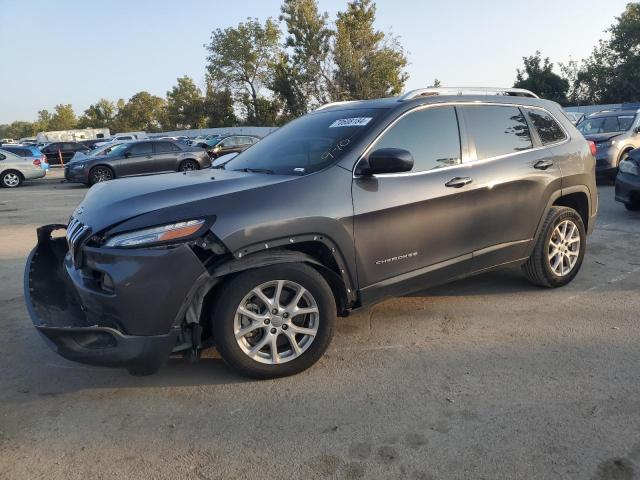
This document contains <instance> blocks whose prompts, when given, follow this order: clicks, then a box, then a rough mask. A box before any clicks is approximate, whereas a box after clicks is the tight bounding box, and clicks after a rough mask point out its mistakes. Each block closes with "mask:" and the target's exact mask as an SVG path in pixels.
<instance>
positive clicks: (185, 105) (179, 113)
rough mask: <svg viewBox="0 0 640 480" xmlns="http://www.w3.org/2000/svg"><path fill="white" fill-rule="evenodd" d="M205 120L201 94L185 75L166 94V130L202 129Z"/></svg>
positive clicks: (203, 101)
mask: <svg viewBox="0 0 640 480" xmlns="http://www.w3.org/2000/svg"><path fill="white" fill-rule="evenodd" d="M206 120H207V119H206V112H205V99H204V97H203V96H202V92H201V91H200V89H199V88H198V87H197V86H196V84H195V83H194V82H193V80H192V79H191V78H189V77H187V76H186V75H185V76H183V77H180V78H178V84H177V85H175V86H174V87H173V88H172V89H171V90H169V91H168V92H167V114H166V128H168V129H170V130H179V129H190V128H202V127H204V125H205V124H206Z"/></svg>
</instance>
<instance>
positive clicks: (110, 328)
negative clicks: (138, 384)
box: [24, 225, 206, 373]
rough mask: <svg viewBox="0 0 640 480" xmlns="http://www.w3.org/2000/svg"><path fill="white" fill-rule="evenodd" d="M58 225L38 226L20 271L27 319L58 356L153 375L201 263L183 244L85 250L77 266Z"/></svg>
mask: <svg viewBox="0 0 640 480" xmlns="http://www.w3.org/2000/svg"><path fill="white" fill-rule="evenodd" d="M65 228H66V226H64V225H47V226H44V227H41V228H39V229H38V244H37V245H36V247H35V248H34V249H33V250H32V252H31V253H30V255H29V257H28V259H27V264H26V267H25V276H24V295H25V301H26V305H27V310H28V312H29V315H30V317H31V320H32V322H33V324H34V326H35V327H36V329H37V330H38V332H39V333H40V334H41V335H42V336H43V337H44V339H45V341H46V343H47V344H48V345H49V346H50V347H51V348H52V349H53V350H54V351H55V352H57V353H58V354H60V355H61V356H63V357H65V358H67V359H69V360H73V361H76V362H81V363H87V364H91V365H99V366H109V367H125V368H128V369H129V370H130V371H139V372H146V373H151V372H153V371H155V370H157V369H158V368H159V367H160V366H162V364H163V363H165V362H166V360H167V358H168V356H169V354H170V353H171V352H172V350H173V349H174V347H175V346H176V343H177V342H178V339H179V336H180V326H179V324H180V315H182V316H184V311H185V309H186V307H187V305H188V302H189V301H190V298H191V296H192V293H191V292H190V290H191V289H192V287H193V285H194V283H196V281H197V279H198V278H199V277H201V276H202V275H203V274H206V273H205V270H204V267H203V266H202V263H201V262H200V261H199V260H198V259H197V257H196V256H195V255H194V254H193V252H192V251H191V249H190V248H189V247H188V246H186V245H179V246H176V247H173V248H161V249H129V250H125V249H106V248H91V247H83V252H82V254H83V260H82V265H81V266H76V265H74V264H73V262H72V261H71V257H70V255H69V254H68V251H69V248H68V244H67V241H66V238H64V237H59V238H52V237H51V233H52V232H53V231H54V230H58V229H65Z"/></svg>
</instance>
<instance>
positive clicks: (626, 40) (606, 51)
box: [573, 2, 640, 103]
mask: <svg viewBox="0 0 640 480" xmlns="http://www.w3.org/2000/svg"><path fill="white" fill-rule="evenodd" d="M616 21H617V23H614V24H613V25H611V27H610V28H609V30H608V32H609V33H610V38H609V39H606V40H600V42H599V43H598V45H597V46H596V47H595V48H594V49H593V52H592V53H591V55H590V56H589V58H587V59H585V60H584V61H583V62H582V65H581V66H580V68H579V70H578V71H577V73H576V74H575V84H574V85H575V86H574V88H573V92H574V93H575V100H576V101H578V102H580V103H583V102H584V103H586V102H589V103H624V102H638V101H640V2H632V3H629V4H627V7H626V9H625V11H624V12H623V13H622V15H620V16H619V17H616Z"/></svg>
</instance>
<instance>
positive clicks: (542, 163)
mask: <svg viewBox="0 0 640 480" xmlns="http://www.w3.org/2000/svg"><path fill="white" fill-rule="evenodd" d="M552 165H553V162H552V161H551V160H539V161H537V162H536V163H535V165H534V166H533V168H537V169H538V170H546V169H547V168H549V167H551V166H552Z"/></svg>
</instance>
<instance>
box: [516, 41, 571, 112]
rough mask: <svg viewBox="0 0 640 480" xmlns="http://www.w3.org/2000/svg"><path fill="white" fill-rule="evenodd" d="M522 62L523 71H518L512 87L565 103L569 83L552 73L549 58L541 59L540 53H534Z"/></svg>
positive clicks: (551, 64)
mask: <svg viewBox="0 0 640 480" xmlns="http://www.w3.org/2000/svg"><path fill="white" fill-rule="evenodd" d="M522 60H523V61H524V69H523V70H520V69H518V74H517V76H516V82H515V83H514V84H513V86H514V87H516V88H525V89H527V90H531V91H532V92H534V93H535V94H537V95H538V96H540V97H542V98H546V99H548V100H553V101H554V102H558V103H561V104H566V103H567V91H568V90H569V82H568V81H567V80H566V79H564V78H562V77H561V76H560V75H558V74H556V73H554V72H553V63H551V61H550V60H549V57H547V58H545V59H543V58H542V56H541V54H540V52H539V51H536V53H535V55H531V56H530V57H522Z"/></svg>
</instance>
